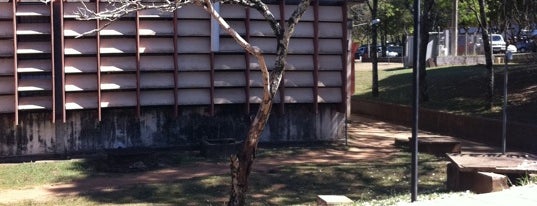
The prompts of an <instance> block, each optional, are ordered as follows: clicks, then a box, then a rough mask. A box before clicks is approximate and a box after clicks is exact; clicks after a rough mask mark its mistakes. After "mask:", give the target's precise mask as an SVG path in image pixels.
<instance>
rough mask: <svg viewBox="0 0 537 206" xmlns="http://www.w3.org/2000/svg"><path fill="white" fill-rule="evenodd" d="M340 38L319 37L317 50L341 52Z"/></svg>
mask: <svg viewBox="0 0 537 206" xmlns="http://www.w3.org/2000/svg"><path fill="white" fill-rule="evenodd" d="M341 46H342V45H341V39H320V40H319V52H320V53H321V54H340V53H343V48H342V47H341Z"/></svg>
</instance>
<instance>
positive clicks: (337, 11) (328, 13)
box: [319, 6, 343, 22]
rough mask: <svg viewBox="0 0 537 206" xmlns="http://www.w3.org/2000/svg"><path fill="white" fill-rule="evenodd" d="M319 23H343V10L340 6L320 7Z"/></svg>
mask: <svg viewBox="0 0 537 206" xmlns="http://www.w3.org/2000/svg"><path fill="white" fill-rule="evenodd" d="M319 20H320V21H338V22H342V21H343V10H342V8H341V7H340V6H321V7H319Z"/></svg>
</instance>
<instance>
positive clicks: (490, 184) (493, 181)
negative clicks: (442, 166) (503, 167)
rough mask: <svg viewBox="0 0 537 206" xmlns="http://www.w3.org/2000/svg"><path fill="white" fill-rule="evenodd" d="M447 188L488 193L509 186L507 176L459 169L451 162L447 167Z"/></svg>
mask: <svg viewBox="0 0 537 206" xmlns="http://www.w3.org/2000/svg"><path fill="white" fill-rule="evenodd" d="M446 186H447V188H448V189H449V190H452V191H464V190H470V191H472V192H474V193H478V194H481V193H489V192H497V191H502V190H504V189H508V188H509V184H508V177H507V176H505V175H502V174H497V173H493V172H480V171H460V170H459V169H458V168H457V166H455V165H454V164H453V163H449V164H448V168H447V184H446Z"/></svg>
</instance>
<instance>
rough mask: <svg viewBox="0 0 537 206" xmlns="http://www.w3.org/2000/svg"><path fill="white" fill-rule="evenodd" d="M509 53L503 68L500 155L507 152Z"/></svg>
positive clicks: (506, 55)
mask: <svg viewBox="0 0 537 206" xmlns="http://www.w3.org/2000/svg"><path fill="white" fill-rule="evenodd" d="M509 56H510V55H509V52H505V66H504V68H503V107H502V153H503V154H505V152H506V150H507V79H508V76H509V75H508V73H507V62H508V61H509V58H510V57H509Z"/></svg>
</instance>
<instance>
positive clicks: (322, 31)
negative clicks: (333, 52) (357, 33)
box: [319, 22, 343, 38]
mask: <svg viewBox="0 0 537 206" xmlns="http://www.w3.org/2000/svg"><path fill="white" fill-rule="evenodd" d="M342 25H343V24H342V23H329V22H320V23H319V37H321V38H341V37H343V30H342V28H341V27H342Z"/></svg>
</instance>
